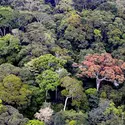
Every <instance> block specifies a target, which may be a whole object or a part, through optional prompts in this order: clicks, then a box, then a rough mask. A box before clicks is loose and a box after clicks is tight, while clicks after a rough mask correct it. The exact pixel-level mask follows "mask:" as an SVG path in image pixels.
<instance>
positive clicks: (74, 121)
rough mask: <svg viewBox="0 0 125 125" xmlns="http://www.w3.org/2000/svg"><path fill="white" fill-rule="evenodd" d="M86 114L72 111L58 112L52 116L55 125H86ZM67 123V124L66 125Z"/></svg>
mask: <svg viewBox="0 0 125 125" xmlns="http://www.w3.org/2000/svg"><path fill="white" fill-rule="evenodd" d="M87 118H88V116H87V114H85V113H82V112H81V111H79V112H76V111H74V110H69V111H60V112H58V113H56V114H55V116H54V124H55V125H70V124H71V125H81V124H83V125H88V122H87ZM67 123H68V124H67Z"/></svg>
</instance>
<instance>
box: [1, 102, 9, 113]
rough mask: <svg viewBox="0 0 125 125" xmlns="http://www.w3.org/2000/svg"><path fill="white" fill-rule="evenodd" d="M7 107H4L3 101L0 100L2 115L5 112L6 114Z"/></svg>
mask: <svg viewBox="0 0 125 125" xmlns="http://www.w3.org/2000/svg"><path fill="white" fill-rule="evenodd" d="M6 110H7V109H6V106H4V105H3V104H2V100H0V114H2V113H3V112H6Z"/></svg>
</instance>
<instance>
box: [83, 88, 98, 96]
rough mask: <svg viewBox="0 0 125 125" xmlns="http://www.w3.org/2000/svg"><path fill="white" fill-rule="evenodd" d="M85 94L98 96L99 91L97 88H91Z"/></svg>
mask: <svg viewBox="0 0 125 125" xmlns="http://www.w3.org/2000/svg"><path fill="white" fill-rule="evenodd" d="M85 93H86V94H87V95H96V94H97V90H96V89H95V88H89V89H87V90H85Z"/></svg>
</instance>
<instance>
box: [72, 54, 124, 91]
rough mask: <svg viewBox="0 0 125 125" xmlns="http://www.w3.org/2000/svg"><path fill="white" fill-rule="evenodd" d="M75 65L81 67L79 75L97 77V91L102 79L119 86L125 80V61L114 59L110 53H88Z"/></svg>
mask: <svg viewBox="0 0 125 125" xmlns="http://www.w3.org/2000/svg"><path fill="white" fill-rule="evenodd" d="M73 66H74V67H78V68H79V73H78V74H77V76H78V77H88V78H96V86H97V91H98V90H99V87H100V83H101V82H102V81H109V82H110V83H113V84H114V85H115V86H118V85H119V84H120V83H123V82H124V80H125V77H124V73H123V70H125V62H124V61H122V60H118V59H113V58H112V56H111V55H110V54H108V53H104V54H101V55H100V54H91V55H88V56H86V57H85V59H84V61H82V62H81V63H80V64H76V63H75V64H73Z"/></svg>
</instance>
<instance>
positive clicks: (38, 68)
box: [26, 54, 66, 73]
mask: <svg viewBox="0 0 125 125" xmlns="http://www.w3.org/2000/svg"><path fill="white" fill-rule="evenodd" d="M65 64H66V60H63V59H60V58H57V57H55V56H53V55H51V54H45V55H42V56H40V57H38V58H35V59H32V60H31V61H30V62H28V63H27V64H26V66H27V67H28V68H29V69H30V70H31V71H35V72H38V73H41V72H42V71H45V70H52V71H56V70H58V69H59V68H63V67H64V65H65Z"/></svg>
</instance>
